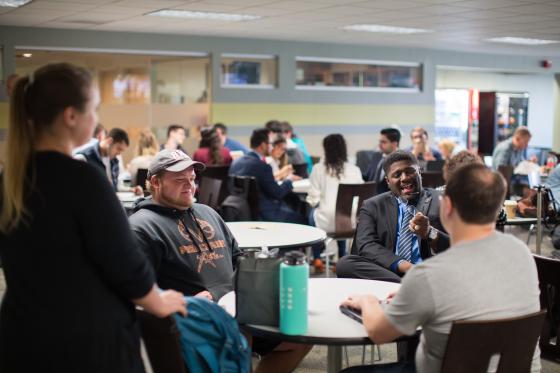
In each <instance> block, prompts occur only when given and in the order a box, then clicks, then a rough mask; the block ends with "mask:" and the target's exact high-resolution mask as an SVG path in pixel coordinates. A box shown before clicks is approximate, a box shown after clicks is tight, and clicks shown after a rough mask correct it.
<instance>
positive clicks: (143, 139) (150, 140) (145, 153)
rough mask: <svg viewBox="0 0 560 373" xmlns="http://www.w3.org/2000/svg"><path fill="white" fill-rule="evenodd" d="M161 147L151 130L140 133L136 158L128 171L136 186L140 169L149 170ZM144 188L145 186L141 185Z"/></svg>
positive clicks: (131, 162) (129, 165)
mask: <svg viewBox="0 0 560 373" xmlns="http://www.w3.org/2000/svg"><path fill="white" fill-rule="evenodd" d="M158 149H159V145H158V142H157V139H156V135H154V133H153V132H152V131H150V130H145V131H142V132H141V133H140V139H138V145H137V146H136V154H135V155H134V158H132V160H131V161H130V163H129V164H128V171H129V172H130V180H132V182H133V183H134V184H135V185H137V184H136V176H137V174H138V169H140V168H145V169H148V167H149V166H150V163H151V162H152V160H153V159H154V157H155V156H156V154H157V152H158V151H159V150H158ZM140 186H141V187H142V188H144V185H140Z"/></svg>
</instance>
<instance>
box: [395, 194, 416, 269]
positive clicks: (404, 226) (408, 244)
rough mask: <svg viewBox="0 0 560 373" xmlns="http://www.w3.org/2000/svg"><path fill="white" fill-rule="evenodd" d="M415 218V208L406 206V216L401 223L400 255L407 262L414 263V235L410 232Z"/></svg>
mask: <svg viewBox="0 0 560 373" xmlns="http://www.w3.org/2000/svg"><path fill="white" fill-rule="evenodd" d="M413 217H414V207H413V206H411V205H406V206H405V208H404V216H403V217H402V221H401V228H400V230H399V255H400V256H402V257H403V258H404V259H405V260H406V261H408V262H411V263H412V237H413V235H414V233H413V232H412V231H411V230H410V228H409V225H410V220H412V218H413Z"/></svg>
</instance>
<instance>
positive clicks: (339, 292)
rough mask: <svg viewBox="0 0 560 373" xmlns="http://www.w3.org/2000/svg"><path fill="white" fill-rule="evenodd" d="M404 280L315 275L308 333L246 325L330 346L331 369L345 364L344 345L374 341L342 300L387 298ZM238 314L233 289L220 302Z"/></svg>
mask: <svg viewBox="0 0 560 373" xmlns="http://www.w3.org/2000/svg"><path fill="white" fill-rule="evenodd" d="M399 287H400V284H397V283H392V282H385V281H374V280H359V279H343V278H311V279H309V292H308V307H309V309H308V330H307V333H305V334H304V335H297V336H292V335H285V334H282V333H281V332H280V330H279V329H278V328H275V327H271V326H263V325H244V328H246V329H247V330H248V331H249V332H250V333H251V334H253V335H256V336H260V337H270V338H274V339H277V340H282V341H287V342H296V343H308V344H319V345H327V346H328V361H327V366H328V372H338V371H340V370H341V368H342V346H343V345H363V344H371V343H372V341H371V340H370V339H369V338H368V336H367V333H366V330H365V328H364V327H363V325H362V324H360V323H358V322H357V321H354V320H353V319H351V318H349V317H348V316H346V315H344V314H342V312H340V310H339V306H340V303H342V301H343V300H345V299H346V298H348V296H350V295H353V294H373V295H375V296H376V297H377V298H379V299H385V298H387V295H388V294H389V293H391V292H394V291H397V290H398V288H399ZM218 303H219V304H220V305H221V306H223V307H224V308H225V309H226V311H228V312H229V313H230V314H231V315H233V316H235V293H234V292H229V293H227V294H226V295H224V296H223V297H222V298H221V299H220V300H219V302H218Z"/></svg>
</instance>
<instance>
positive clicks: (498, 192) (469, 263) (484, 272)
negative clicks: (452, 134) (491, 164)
mask: <svg viewBox="0 0 560 373" xmlns="http://www.w3.org/2000/svg"><path fill="white" fill-rule="evenodd" d="M505 194H506V183H505V181H504V179H503V177H501V175H499V174H498V173H496V172H493V171H491V170H489V169H488V168H486V167H485V166H484V165H481V164H470V165H466V166H464V167H461V168H459V169H458V170H457V171H456V172H455V173H454V174H452V175H451V177H450V178H449V181H448V183H447V187H446V189H445V195H444V196H443V199H442V201H441V208H440V216H441V221H442V222H443V223H444V226H445V228H446V229H447V231H448V232H449V235H450V236H451V242H453V245H452V246H451V248H449V250H447V251H446V252H444V253H442V254H440V255H437V256H436V257H434V258H432V259H430V260H427V261H425V262H423V263H421V264H419V265H417V266H414V267H413V268H412V269H411V270H410V271H408V273H407V274H406V276H405V277H404V279H403V282H402V286H401V287H400V289H399V291H398V292H397V293H396V295H394V298H392V300H391V301H390V304H389V305H387V307H386V308H385V309H382V308H381V307H380V306H379V300H378V299H377V298H375V297H374V296H372V295H357V296H351V297H350V298H349V299H348V300H347V301H345V302H344V303H345V304H346V305H348V306H350V307H353V308H357V309H360V310H361V311H362V315H363V323H364V327H365V328H366V330H367V332H368V335H369V337H370V338H371V339H372V340H373V341H374V342H375V343H386V342H390V341H394V340H395V339H396V338H398V337H400V336H401V335H412V334H414V333H416V330H417V328H418V327H419V326H421V327H422V336H421V338H420V346H418V348H417V350H416V359H415V367H414V366H407V367H403V366H402V365H404V364H405V363H396V364H391V365H392V366H389V365H387V366H385V367H383V369H385V370H383V369H377V368H375V367H374V366H369V367H355V368H349V369H347V370H344V373H349V372H387V371H391V372H414V371H418V372H419V373H427V372H439V371H440V369H441V364H442V360H443V357H444V354H445V349H446V346H447V340H448V337H449V333H450V330H451V324H452V322H453V321H455V320H492V319H502V318H510V317H517V316H524V315H527V314H529V313H533V312H536V311H538V310H539V309H540V303H539V282H538V277H537V269H536V266H535V261H534V260H533V258H532V257H531V252H530V251H529V248H528V247H527V245H525V244H524V243H523V242H521V241H520V240H518V239H517V238H515V237H514V236H512V235H509V234H502V233H500V232H496V230H495V227H494V226H495V221H496V216H497V214H498V211H500V209H501V206H502V202H503V200H504V197H505ZM390 298H391V297H390ZM519 338H523V336H521V335H520V336H519ZM537 346H538V345H537ZM537 346H535V347H536V348H535V353H534V355H533V363H532V368H531V371H532V372H540V368H541V367H540V351H539V348H538V347H537ZM496 362H497V359H491V360H490V367H489V369H488V371H490V372H495V370H496V368H497V367H496V365H497V364H495V363H496ZM398 368H401V369H398Z"/></svg>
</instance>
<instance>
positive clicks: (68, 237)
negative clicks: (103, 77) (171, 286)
mask: <svg viewBox="0 0 560 373" xmlns="http://www.w3.org/2000/svg"><path fill="white" fill-rule="evenodd" d="M98 104H99V93H98V92H97V90H96V89H95V88H94V86H93V83H92V77H91V76H90V74H89V73H88V72H87V71H86V70H84V69H82V68H78V67H75V66H72V65H69V64H53V65H47V66H45V67H42V68H40V69H39V70H37V71H36V72H35V74H34V75H31V76H28V77H23V78H20V79H19V80H18V81H17V83H16V85H15V87H14V92H13V95H12V98H11V107H10V124H9V130H8V131H9V132H8V138H7V157H6V165H5V168H4V173H3V175H2V180H1V184H0V186H1V189H2V190H1V198H0V255H1V256H2V263H3V266H4V273H5V276H6V282H7V291H6V294H5V296H4V299H3V302H2V308H1V310H0V371H2V372H4V373H7V372H32V371H49V372H143V371H144V369H143V366H142V360H141V357H140V338H139V335H138V332H137V329H136V322H135V321H136V317H135V311H134V304H137V305H140V306H142V307H144V309H146V310H147V311H149V312H152V313H154V314H156V315H157V316H160V317H164V316H167V315H169V314H171V313H174V312H181V313H183V314H185V313H186V309H185V301H184V298H183V296H182V294H180V293H177V292H175V291H164V292H159V291H158V290H157V287H156V285H155V283H154V275H153V272H152V269H151V267H150V264H149V263H148V261H147V260H146V258H145V257H144V256H143V255H142V254H141V253H140V251H139V250H137V248H136V247H135V245H134V241H133V239H132V234H131V231H130V227H129V225H128V220H127V218H126V216H125V214H124V211H123V208H122V206H121V205H120V203H119V201H118V199H117V197H116V195H115V193H114V190H113V188H112V186H111V185H110V183H109V182H108V180H107V176H106V175H104V174H103V173H101V172H100V171H99V170H98V169H97V168H94V167H93V166H92V165H90V164H88V163H85V162H80V161H77V160H74V159H73V158H72V156H71V154H72V149H73V148H74V147H76V146H79V145H82V144H84V143H86V142H87V141H88V140H89V139H90V138H91V136H92V134H93V129H94V127H95V125H96V124H97V114H96V107H97V105H98Z"/></svg>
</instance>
